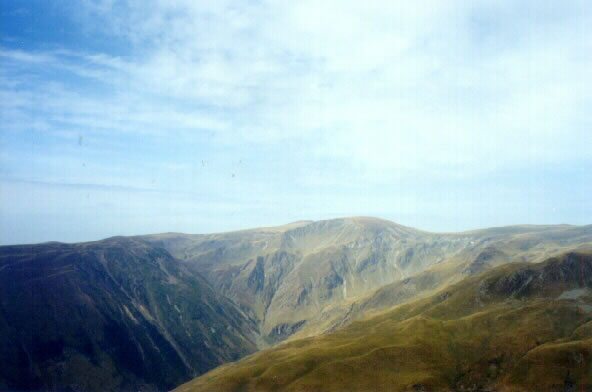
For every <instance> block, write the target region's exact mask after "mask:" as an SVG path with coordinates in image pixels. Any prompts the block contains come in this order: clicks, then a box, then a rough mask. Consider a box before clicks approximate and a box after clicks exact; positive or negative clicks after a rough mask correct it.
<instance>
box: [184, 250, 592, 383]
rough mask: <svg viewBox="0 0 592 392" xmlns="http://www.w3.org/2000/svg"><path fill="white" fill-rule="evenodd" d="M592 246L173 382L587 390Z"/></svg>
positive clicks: (591, 375)
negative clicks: (587, 250) (192, 377)
mask: <svg viewBox="0 0 592 392" xmlns="http://www.w3.org/2000/svg"><path fill="white" fill-rule="evenodd" d="M591 305H592V254H590V253H569V254H566V255H564V256H561V257H558V258H553V259H550V260H548V261H546V262H544V263H541V264H534V265H531V264H511V265H505V266H501V267H498V268H496V269H494V270H492V271H490V272H487V273H485V274H483V275H479V276H474V277H471V278H468V279H465V280H463V281H462V282H459V283H458V284H455V285H453V286H450V287H448V288H447V289H446V290H443V291H440V292H438V293H437V294H435V295H433V296H431V297H429V298H426V299H423V300H417V301H414V302H411V303H408V304H405V305H400V306H398V307H396V308H394V309H392V310H390V311H388V312H385V313H382V314H379V315H377V316H375V317H372V318H369V319H365V320H362V321H357V322H354V323H352V324H351V325H349V326H348V327H346V328H343V329H341V330H338V331H336V332H333V333H331V334H328V335H323V336H318V337H313V338H308V339H302V340H295V341H292V342H288V343H284V344H282V345H280V346H278V347H276V348H274V349H271V350H266V351H262V352H259V353H256V354H253V355H251V356H249V357H247V358H244V359H243V360H241V361H239V362H237V363H233V364H228V365H224V366H222V367H220V368H217V369H215V370H213V371H211V372H209V373H207V374H205V375H203V376H201V377H199V378H197V379H196V380H194V381H192V382H190V383H187V384H185V385H182V386H181V387H179V388H178V389H177V390H178V391H275V390H282V391H350V390H356V391H386V390H388V391H418V390H425V391H463V390H467V391H477V390H499V391H558V390H561V391H564V390H574V391H579V390H582V389H583V390H586V391H589V390H592V335H591V334H590V332H591V325H592V312H591V308H592V306H591Z"/></svg>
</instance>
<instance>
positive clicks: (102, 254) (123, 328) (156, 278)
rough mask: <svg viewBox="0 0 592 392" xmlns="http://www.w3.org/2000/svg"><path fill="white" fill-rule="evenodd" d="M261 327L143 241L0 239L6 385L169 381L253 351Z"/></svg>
mask: <svg viewBox="0 0 592 392" xmlns="http://www.w3.org/2000/svg"><path fill="white" fill-rule="evenodd" d="M255 331H256V326H255V324H254V322H252V321H251V320H249V319H248V318H247V317H246V316H245V315H244V314H243V313H242V312H241V311H240V310H239V309H237V308H236V307H235V306H234V305H233V304H231V303H230V302H229V301H228V300H227V299H225V298H224V297H222V296H221V295H218V294H216V293H215V292H214V291H213V289H212V288H211V287H210V286H209V284H208V283H207V282H205V280H204V279H203V278H202V277H201V276H199V275H197V274H195V273H194V272H190V271H188V270H187V268H186V267H185V266H184V265H183V264H182V263H180V262H178V261H177V260H175V259H173V258H172V257H171V256H170V254H169V253H168V252H167V251H166V250H164V249H162V248H156V247H154V246H152V245H150V244H148V243H146V242H145V241H140V240H134V239H128V238H111V239H107V240H104V241H99V242H93V243H83V244H74V245H68V244H60V243H47V244H41V245H32V246H7V247H0V389H2V390H5V389H26V390H54V389H55V390H68V389H71V390H113V389H116V390H118V389H125V390H132V389H133V390H138V389H143V390H145V389H159V390H162V389H166V388H171V387H173V386H175V385H178V384H179V383H181V382H183V381H186V380H188V379H191V378H192V377H195V376H197V375H199V374H201V373H203V372H204V371H207V370H209V369H211V368H213V367H215V366H216V365H219V364H221V363H223V362H226V361H229V360H236V359H238V358H239V357H241V356H243V355H245V354H248V353H251V352H253V351H254V350H255V344H254V334H255Z"/></svg>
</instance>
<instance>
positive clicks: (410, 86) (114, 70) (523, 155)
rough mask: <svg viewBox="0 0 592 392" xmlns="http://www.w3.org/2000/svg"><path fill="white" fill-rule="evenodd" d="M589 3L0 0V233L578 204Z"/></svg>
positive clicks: (588, 164)
mask: <svg viewBox="0 0 592 392" xmlns="http://www.w3.org/2000/svg"><path fill="white" fill-rule="evenodd" d="M590 4H591V3H590V2H588V1H569V2H565V1H540V0H539V1H521V2H515V1H463V0H459V1H449V2H442V1H421V0H420V1H414V2H407V1H405V2H403V1H400V2H398V1H372V0H370V1H364V2H359V1H343V0H342V1H332V0H328V1H323V2H318V1H312V0H303V1H298V2H275V1H267V0H259V1H223V0H218V1H201V2H196V1H189V0H179V1H164V0H143V1H137V0H127V1H118V0H97V1H91V0H84V1H76V2H70V1H68V2H66V1H62V0H56V1H51V2H49V1H41V0H35V1H34V0H20V1H15V0H3V1H2V2H0V18H1V23H0V102H1V107H0V208H1V210H0V243H3V244H12V243H31V242H41V241H49V240H58V241H66V242H71V241H84V240H93V239H100V238H104V237H108V236H112V235H120V234H122V235H133V234H144V233H157V232H167V231H179V232H189V233H206V232H216V231H226V230H233V229H241V228H248V227H255V226H267V225H276V224H283V223H287V222H290V221H295V220H301V219H327V218H332V217H339V216H350V215H373V216H379V217H383V218H386V219H391V220H394V221H396V222H398V223H401V224H405V225H409V226H414V227H418V228H421V229H424V230H430V231H461V230H469V229H474V228H480V227H488V226H500V225H510V224H521V223H531V224H555V223H570V224H590V223H592V196H591V195H592V175H591V172H592V170H591V169H592V147H591V146H592V136H591V135H592V133H591V128H592V110H591V108H592V34H591V33H590V29H589V26H592V6H591V5H590Z"/></svg>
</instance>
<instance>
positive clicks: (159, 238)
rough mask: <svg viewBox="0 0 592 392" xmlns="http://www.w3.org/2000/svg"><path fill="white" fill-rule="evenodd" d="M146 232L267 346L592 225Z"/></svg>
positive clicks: (533, 253)
mask: <svg viewBox="0 0 592 392" xmlns="http://www.w3.org/2000/svg"><path fill="white" fill-rule="evenodd" d="M145 238H146V239H147V240H149V241H151V242H154V243H156V244H158V245H160V246H163V247H165V248H166V249H168V250H169V251H170V252H171V254H173V255H174V256H175V257H177V258H178V259H180V260H183V261H184V262H185V263H187V265H188V266H189V267H190V268H193V269H195V270H196V271H199V272H200V273H202V274H203V275H204V276H206V277H207V279H208V281H209V282H210V283H211V284H212V285H213V286H214V287H215V288H216V289H217V290H219V291H220V292H221V293H223V294H224V295H226V296H228V297H229V298H230V299H232V300H233V301H234V302H236V303H237V304H238V305H239V306H240V307H241V309H243V310H244V311H245V312H246V313H247V314H249V315H250V316H251V317H252V318H254V319H255V320H257V321H258V322H259V325H260V331H261V334H262V342H260V343H261V344H262V345H263V346H265V344H274V343H277V342H279V341H282V340H284V339H286V338H289V337H290V336H296V337H305V336H312V335H315V334H318V333H322V332H326V331H330V330H333V329H335V328H338V327H340V326H343V325H346V324H347V323H348V322H350V321H351V320H355V319H357V318H359V317H365V316H367V315H369V314H372V313H373V312H376V311H380V310H385V309H389V308H390V307H392V306H394V305H397V304H400V303H403V302H405V301H408V300H411V299H414V298H417V297H421V296H422V295H427V294H429V293H430V292H431V291H433V290H437V289H440V288H442V287H444V286H446V285H448V284H450V283H454V282H457V281H459V280H460V279H463V278H464V277H466V276H469V275H471V274H476V273H480V272H482V271H485V270H487V269H489V268H492V267H494V266H496V265H500V264H504V263H508V262H515V261H528V262H536V261H542V260H544V259H545V258H548V257H550V256H553V255H555V254H559V253H561V252H565V251H569V250H574V249H578V247H581V246H583V245H582V244H586V243H588V245H587V246H588V247H589V248H590V244H592V226H581V227H577V226H568V225H556V226H529V225H524V226H512V227H502V228H491V229H484V230H477V231H471V232H466V233H446V234H442V233H428V232H424V231H420V230H416V229H413V228H409V227H405V226H401V225H398V224H396V223H393V222H389V221H386V220H381V219H376V218H368V217H352V218H343V219H333V220H326V221H318V222H297V223H294V224H291V225H286V226H279V227H275V228H263V229H253V230H244V231H238V232H231V233H222V234H211V235H180V234H166V235H155V236H149V237H145ZM404 282H407V283H404ZM389 285H390V288H389ZM383 287H384V289H382V288H383ZM379 289H380V290H381V292H380V293H379V295H378V296H374V297H372V298H368V296H373V294H374V292H375V291H376V290H379Z"/></svg>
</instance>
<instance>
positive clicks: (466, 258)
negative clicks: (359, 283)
mask: <svg viewBox="0 0 592 392" xmlns="http://www.w3.org/2000/svg"><path fill="white" fill-rule="evenodd" d="M535 228H538V227H535ZM516 229H520V227H518V228H513V227H508V228H494V229H486V230H482V231H481V232H483V233H486V234H492V233H496V234H498V236H497V237H491V236H490V235H486V236H485V239H483V240H482V241H479V242H478V243H479V244H480V245H478V246H477V247H469V248H467V249H465V250H463V251H461V252H459V253H458V254H457V255H456V256H453V257H451V258H450V259H447V260H446V261H445V262H442V263H439V264H435V265H432V266H430V267H428V268H426V269H425V270H424V271H423V272H420V273H418V274H416V275H413V276H411V277H409V278H406V279H402V280H398V281H395V282H393V283H390V284H387V285H384V286H381V287H379V288H378V289H377V290H375V291H372V292H370V293H368V294H366V295H362V296H360V297H356V298H352V299H350V300H347V301H343V302H341V303H338V304H334V305H331V306H328V307H327V308H325V309H324V311H323V312H322V313H319V314H317V315H315V316H314V317H313V318H311V319H310V320H309V321H308V323H307V325H305V326H304V327H303V328H301V329H300V330H298V331H297V332H296V333H295V334H293V335H292V336H290V339H299V338H303V337H307V336H314V335H317V334H319V333H326V332H330V331H333V330H335V329H336V328H340V327H343V326H345V325H348V324H350V323H351V322H353V321H355V320H359V319H361V318H365V317H368V316H370V315H373V314H376V313H378V312H380V311H384V310H388V309H390V308H392V307H393V306H395V305H399V304H402V303H405V302H407V301H410V300H412V299H417V298H424V297H427V296H429V295H431V294H433V293H434V292H435V291H437V290H440V289H442V288H444V287H446V286H448V285H450V284H453V283H456V282H458V281H460V280H462V279H464V278H465V277H467V276H471V275H475V274H478V273H481V272H483V271H487V270H488V269H491V268H493V267H495V266H498V265H503V264H507V263H509V262H518V261H522V262H530V263H536V262H541V261H543V260H545V259H547V258H549V257H551V256H553V255H558V254H561V253H564V252H568V251H574V250H575V251H578V250H579V251H592V242H590V240H591V239H592V238H591V233H592V226H583V227H571V226H555V227H551V229H549V227H546V228H545V230H542V231H541V230H538V231H534V232H527V233H522V232H518V233H515V230H516ZM513 232H514V233H513ZM502 233H503V235H501V236H500V235H499V234H502Z"/></svg>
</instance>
